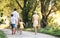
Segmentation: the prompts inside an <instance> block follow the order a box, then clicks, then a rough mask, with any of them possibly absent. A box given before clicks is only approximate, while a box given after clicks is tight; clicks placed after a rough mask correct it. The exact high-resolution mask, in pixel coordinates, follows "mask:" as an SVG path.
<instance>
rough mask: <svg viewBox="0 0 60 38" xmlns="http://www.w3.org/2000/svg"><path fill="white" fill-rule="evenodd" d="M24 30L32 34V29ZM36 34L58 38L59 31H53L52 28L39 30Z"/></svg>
mask: <svg viewBox="0 0 60 38" xmlns="http://www.w3.org/2000/svg"><path fill="white" fill-rule="evenodd" d="M24 30H26V31H31V32H34V29H33V28H25V29H24ZM38 33H45V34H49V35H53V36H57V37H60V30H59V29H53V28H49V27H46V28H40V29H39V30H38Z"/></svg>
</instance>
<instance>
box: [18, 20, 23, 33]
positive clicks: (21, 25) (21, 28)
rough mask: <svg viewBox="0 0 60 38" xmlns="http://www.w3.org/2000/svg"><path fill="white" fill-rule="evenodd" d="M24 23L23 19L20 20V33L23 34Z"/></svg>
mask: <svg viewBox="0 0 60 38" xmlns="http://www.w3.org/2000/svg"><path fill="white" fill-rule="evenodd" d="M23 24H24V23H23V21H22V20H20V22H19V25H20V34H22V30H23V28H24V26H23Z"/></svg>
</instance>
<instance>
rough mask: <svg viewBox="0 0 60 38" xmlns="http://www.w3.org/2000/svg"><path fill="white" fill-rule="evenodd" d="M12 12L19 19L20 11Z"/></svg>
mask: <svg viewBox="0 0 60 38" xmlns="http://www.w3.org/2000/svg"><path fill="white" fill-rule="evenodd" d="M12 14H13V16H14V17H15V18H16V20H17V21H18V18H19V13H18V12H17V11H14V12H12Z"/></svg>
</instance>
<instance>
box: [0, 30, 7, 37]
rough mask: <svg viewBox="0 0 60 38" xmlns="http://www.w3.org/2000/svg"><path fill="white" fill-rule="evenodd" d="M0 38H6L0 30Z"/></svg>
mask: <svg viewBox="0 0 60 38" xmlns="http://www.w3.org/2000/svg"><path fill="white" fill-rule="evenodd" d="M0 38H7V37H6V34H5V33H4V32H3V31H1V30H0Z"/></svg>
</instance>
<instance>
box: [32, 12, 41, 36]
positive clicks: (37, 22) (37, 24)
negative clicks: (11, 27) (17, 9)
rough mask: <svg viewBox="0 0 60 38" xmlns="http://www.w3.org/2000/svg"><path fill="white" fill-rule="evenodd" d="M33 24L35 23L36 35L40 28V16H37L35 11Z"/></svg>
mask: <svg viewBox="0 0 60 38" xmlns="http://www.w3.org/2000/svg"><path fill="white" fill-rule="evenodd" d="M32 22H33V28H34V31H35V35H36V33H37V30H38V27H39V23H40V22H39V16H38V15H37V13H36V11H34V14H33V16H32Z"/></svg>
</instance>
